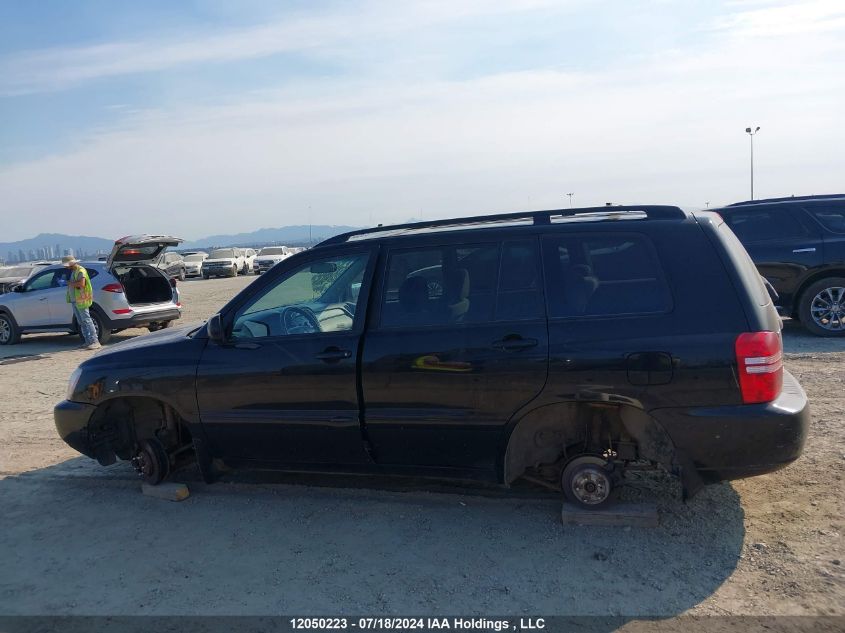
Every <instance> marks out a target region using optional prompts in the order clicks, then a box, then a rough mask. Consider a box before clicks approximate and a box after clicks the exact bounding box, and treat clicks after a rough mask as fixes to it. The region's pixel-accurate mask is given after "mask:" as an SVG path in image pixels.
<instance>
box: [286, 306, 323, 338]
mask: <svg viewBox="0 0 845 633" xmlns="http://www.w3.org/2000/svg"><path fill="white" fill-rule="evenodd" d="M280 318H281V321H282V329H283V330H284V331H285V334H313V333H315V332H320V331H321V330H320V322H319V321H317V316H316V315H315V314H314V312H313V311H312V310H311V308H306V307H305V306H289V307H287V308H285V309H284V310H282V314H281V315H280Z"/></svg>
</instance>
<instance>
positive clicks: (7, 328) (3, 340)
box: [0, 314, 21, 345]
mask: <svg viewBox="0 0 845 633" xmlns="http://www.w3.org/2000/svg"><path fill="white" fill-rule="evenodd" d="M20 340H21V331H20V330H19V329H18V326H17V325H15V322H14V320H13V319H12V317H10V316H9V315H8V314H0V345H15V344H17V343H19V342H20Z"/></svg>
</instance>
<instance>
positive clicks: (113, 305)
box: [0, 235, 182, 345]
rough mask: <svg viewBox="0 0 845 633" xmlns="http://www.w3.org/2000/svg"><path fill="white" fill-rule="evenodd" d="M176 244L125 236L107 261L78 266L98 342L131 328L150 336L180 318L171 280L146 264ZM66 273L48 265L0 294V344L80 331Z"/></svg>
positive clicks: (168, 239) (170, 239)
mask: <svg viewBox="0 0 845 633" xmlns="http://www.w3.org/2000/svg"><path fill="white" fill-rule="evenodd" d="M181 241H182V240H180V239H179V238H175V237H169V236H160V235H155V236H149V235H142V236H134V237H125V238H122V239H120V240H118V241H117V242H115V245H114V248H113V249H112V253H111V255H109V257H108V259H107V260H106V261H104V262H102V261H97V262H83V263H82V265H83V266H84V267H85V268H86V270H87V271H88V275H89V276H90V277H91V285H92V287H93V289H94V305H92V306H91V318H92V319H93V321H94V327H95V329H96V330H97V338H98V339H99V340H100V342H101V343H105V342H106V341H107V340H108V339H109V337H110V336H111V334H112V333H113V332H119V331H120V330H125V329H127V328H132V327H146V328H148V329H149V330H150V331H155V330H158V329H161V328H165V327H167V326H168V325H170V323H171V322H172V321H173V320H175V319H178V318H179V317H181V316H182V304H181V303H180V301H179V291H178V289H177V288H176V281H175V280H170V279H168V278H167V275H166V274H164V273H163V272H162V271H161V270H159V269H158V268H155V267H154V266H151V265H150V263H151V262H152V261H153V260H155V259H156V258H157V257H158V256H159V254H160V253H161V252H162V251H164V249H166V248H167V247H168V246H175V245H177V244H179V243H180V242H181ZM69 274H70V271H69V269H67V268H65V267H63V266H61V265H53V266H47V267H44V268H43V269H42V270H40V271H39V272H38V273H36V274H34V275H32V276H31V277H30V278H29V279H27V280H26V282H24V283H23V284H21V285H19V286H17V287H15V288H14V290H13V291H12V292H8V293H6V294H2V295H0V345H10V344H14V343H17V342H18V341H20V337H21V335H22V334H30V333H43V332H78V331H79V329H78V327H77V324H76V321H75V319H74V316H73V309H72V308H71V305H70V304H69V303H68V302H67V299H66V293H67V280H68V276H69Z"/></svg>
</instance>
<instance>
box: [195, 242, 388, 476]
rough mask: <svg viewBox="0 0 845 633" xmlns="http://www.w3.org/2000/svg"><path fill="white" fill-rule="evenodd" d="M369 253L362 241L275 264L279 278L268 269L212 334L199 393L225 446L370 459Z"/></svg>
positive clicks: (215, 437) (271, 454)
mask: <svg viewBox="0 0 845 633" xmlns="http://www.w3.org/2000/svg"><path fill="white" fill-rule="evenodd" d="M372 258H373V256H372V254H371V253H370V251H369V250H363V251H362V250H360V249H358V250H357V251H356V252H353V253H346V254H342V255H336V256H323V257H314V258H311V259H309V260H306V261H305V262H304V263H300V264H298V265H295V266H294V267H293V268H291V267H289V266H288V270H284V267H283V266H282V265H280V266H279V267H278V268H274V269H273V272H271V273H268V275H270V276H272V277H273V278H270V277H269V276H268V277H262V281H263V280H264V279H268V281H269V283H266V284H260V283H259V282H256V285H258V286H259V287H260V289H259V290H257V292H256V293H255V294H254V295H253V296H251V297H248V298H247V299H246V300H245V301H244V302H243V303H242V304H241V306H240V307H238V308H237V309H236V312H235V314H234V316H233V317H232V319H231V326H230V327H229V338H228V340H227V341H226V342H224V343H222V344H218V343H213V342H209V343H208V345H207V346H206V348H205V350H204V352H203V355H202V358H201V361H200V364H199V367H198V372H197V401H198V403H199V409H200V415H201V417H202V422H203V426H204V427H205V430H206V434H207V436H208V438H209V441H210V442H212V444H213V445H214V447H215V450H216V451H218V452H219V453H220V454H221V455H223V456H225V457H226V458H228V459H231V460H235V461H236V460H238V459H241V458H250V459H258V460H266V461H273V462H283V463H287V464H315V463H330V464H360V463H366V462H367V460H368V457H367V455H366V453H365V452H364V450H363V445H362V442H361V429H360V422H359V407H360V403H359V401H358V385H357V380H356V364H357V356H358V354H357V351H358V346H359V342H360V338H361V331H360V329H361V328H360V323H359V318H360V315H361V313H362V311H363V308H362V307H361V306H364V305H366V299H367V293H368V288H369V276H371V275H372V271H371V268H372V266H371V263H372ZM299 261H300V262H303V260H302V259H301V258H300V259H299ZM277 271H278V274H276V273H277ZM356 293H357V295H356Z"/></svg>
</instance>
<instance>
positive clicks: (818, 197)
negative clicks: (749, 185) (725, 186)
mask: <svg viewBox="0 0 845 633" xmlns="http://www.w3.org/2000/svg"><path fill="white" fill-rule="evenodd" d="M839 198H845V193H826V194H819V195H814V196H787V197H785V198H764V199H763V200H745V201H744V202H734V203H733V204H729V205H727V206H729V207H740V206H745V205H749V204H766V203H769V202H798V201H799V200H836V199H839Z"/></svg>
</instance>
